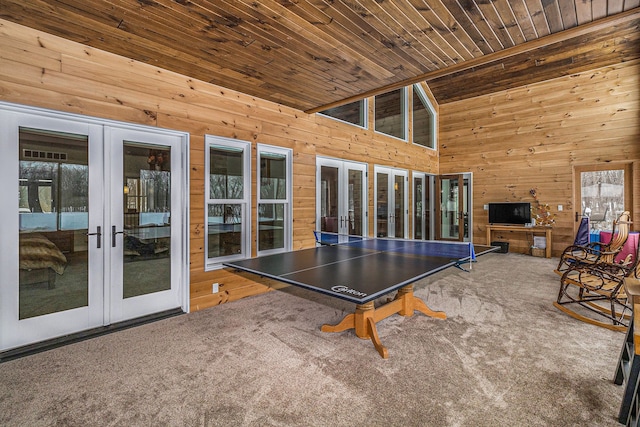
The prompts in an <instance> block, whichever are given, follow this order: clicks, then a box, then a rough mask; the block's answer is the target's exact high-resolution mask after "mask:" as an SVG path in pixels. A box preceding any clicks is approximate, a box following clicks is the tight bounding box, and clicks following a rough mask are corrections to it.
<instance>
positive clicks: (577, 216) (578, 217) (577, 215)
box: [576, 212, 580, 222]
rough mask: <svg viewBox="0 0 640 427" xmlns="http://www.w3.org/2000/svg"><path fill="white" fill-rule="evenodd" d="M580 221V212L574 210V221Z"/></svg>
mask: <svg viewBox="0 0 640 427" xmlns="http://www.w3.org/2000/svg"><path fill="white" fill-rule="evenodd" d="M578 221H580V214H579V213H578V212H576V222H578Z"/></svg>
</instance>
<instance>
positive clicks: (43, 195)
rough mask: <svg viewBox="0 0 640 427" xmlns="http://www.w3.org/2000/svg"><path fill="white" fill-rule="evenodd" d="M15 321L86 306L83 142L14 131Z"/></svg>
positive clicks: (75, 137)
mask: <svg viewBox="0 0 640 427" xmlns="http://www.w3.org/2000/svg"><path fill="white" fill-rule="evenodd" d="M19 146H20V151H19V156H20V159H19V178H18V188H19V191H18V194H19V196H18V197H19V212H18V215H19V224H20V234H19V236H20V239H19V268H20V275H19V277H20V279H19V318H20V319H26V318H30V317H35V316H41V315H44V314H50V313H55V312H59V311H64V310H69V309H72V308H78V307H84V306H87V305H88V301H89V291H88V289H89V288H88V277H89V276H88V246H87V236H86V233H87V224H88V217H89V198H88V194H89V167H88V159H89V155H88V138H87V136H85V135H69V134H61V133H54V132H48V131H40V130H34V129H25V128H21V129H20V142H19Z"/></svg>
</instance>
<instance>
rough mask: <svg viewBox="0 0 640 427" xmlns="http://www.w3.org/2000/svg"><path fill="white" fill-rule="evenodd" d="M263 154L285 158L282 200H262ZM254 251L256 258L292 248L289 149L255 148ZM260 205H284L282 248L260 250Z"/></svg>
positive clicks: (267, 146)
mask: <svg viewBox="0 0 640 427" xmlns="http://www.w3.org/2000/svg"><path fill="white" fill-rule="evenodd" d="M263 153H269V154H277V155H283V156H285V167H286V171H285V177H286V191H285V192H286V197H285V198H284V199H267V198H262V194H261V192H260V189H261V180H262V175H261V167H260V160H261V155H262V154H263ZM256 193H257V194H256V251H257V256H264V255H270V254H274V253H280V252H287V251H290V250H291V248H292V247H293V203H292V199H293V150H292V149H290V148H283V147H277V146H273V145H267V144H257V147H256ZM261 204H281V205H284V214H285V218H284V246H283V247H282V248H275V249H265V250H261V249H260V235H259V234H260V205H261Z"/></svg>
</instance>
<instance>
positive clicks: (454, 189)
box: [436, 173, 472, 242]
mask: <svg viewBox="0 0 640 427" xmlns="http://www.w3.org/2000/svg"><path fill="white" fill-rule="evenodd" d="M436 187H437V188H438V191H439V193H440V197H439V198H438V200H437V201H438V204H437V207H436V217H437V220H436V222H437V223H438V226H437V227H436V239H437V240H453V241H461V242H462V241H464V242H470V241H472V237H471V229H472V225H471V214H470V209H471V206H472V199H471V196H472V190H471V174H469V173H464V174H455V175H453V174H452V175H439V176H438V177H437V179H436Z"/></svg>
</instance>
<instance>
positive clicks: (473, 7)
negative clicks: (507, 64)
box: [458, 0, 506, 52]
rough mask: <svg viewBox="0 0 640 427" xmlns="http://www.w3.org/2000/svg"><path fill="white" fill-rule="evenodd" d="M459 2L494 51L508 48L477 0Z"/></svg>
mask: <svg viewBox="0 0 640 427" xmlns="http://www.w3.org/2000/svg"><path fill="white" fill-rule="evenodd" d="M482 1H485V0H482ZM458 3H459V4H460V5H461V6H462V7H461V8H462V12H463V13H464V14H465V15H466V16H467V17H468V18H469V20H471V22H473V23H474V25H475V26H476V28H477V29H478V31H480V33H481V34H482V38H483V39H484V40H485V42H486V43H487V44H488V45H489V46H490V47H491V50H492V52H497V51H500V50H502V49H505V48H506V47H505V46H504V45H503V44H502V41H501V40H500V37H498V35H497V34H496V31H495V30H494V29H493V28H491V26H489V24H488V22H487V18H486V17H485V16H484V14H483V13H482V10H481V9H480V8H479V7H478V2H477V0H458Z"/></svg>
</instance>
